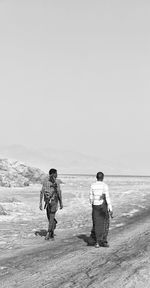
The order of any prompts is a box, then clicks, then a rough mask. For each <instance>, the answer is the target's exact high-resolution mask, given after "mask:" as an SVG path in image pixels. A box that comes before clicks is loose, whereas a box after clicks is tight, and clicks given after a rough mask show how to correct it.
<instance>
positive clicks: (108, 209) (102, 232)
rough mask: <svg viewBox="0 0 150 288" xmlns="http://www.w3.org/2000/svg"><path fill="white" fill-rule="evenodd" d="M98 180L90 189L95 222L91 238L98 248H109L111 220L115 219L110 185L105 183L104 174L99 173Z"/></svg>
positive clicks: (93, 220)
mask: <svg viewBox="0 0 150 288" xmlns="http://www.w3.org/2000/svg"><path fill="white" fill-rule="evenodd" d="M96 179H97V181H96V182H95V183H93V184H92V185H91V189H90V204H92V222H93V227H92V231H91V236H90V238H92V240H93V241H94V242H95V243H96V244H95V247H96V248H99V247H100V246H102V247H109V245H108V242H107V236H108V231H109V218H110V216H111V217H113V212H112V206H111V201H110V196H109V191H108V185H107V184H106V183H104V182H103V179H104V174H103V173H102V172H98V173H97V175H96Z"/></svg>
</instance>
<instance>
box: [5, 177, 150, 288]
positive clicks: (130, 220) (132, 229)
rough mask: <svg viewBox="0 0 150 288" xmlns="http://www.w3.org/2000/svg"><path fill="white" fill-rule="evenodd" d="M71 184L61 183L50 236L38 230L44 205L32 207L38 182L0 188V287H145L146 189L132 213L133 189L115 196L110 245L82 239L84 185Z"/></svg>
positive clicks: (148, 276)
mask: <svg viewBox="0 0 150 288" xmlns="http://www.w3.org/2000/svg"><path fill="white" fill-rule="evenodd" d="M69 183H70V182H69ZM73 187H74V188H73ZM73 187H72V188H71V187H70V186H68V184H67V185H66V187H64V188H65V189H64V193H63V199H64V209H63V210H62V211H59V212H58V214H57V220H58V226H57V230H56V234H57V235H56V240H55V241H54V242H51V241H45V240H44V237H40V235H39V234H40V233H39V232H40V230H43V231H42V235H44V232H45V229H46V228H47V220H46V217H45V211H43V212H40V211H39V208H38V204H39V191H40V187H27V188H25V189H19V188H15V189H3V188H2V189H0V204H1V205H2V207H3V208H4V211H6V213H7V215H2V216H1V217H0V287H1V288H6V287H7V288H14V287H18V288H28V287H30V288H35V287H38V288H40V287H47V288H48V287H52V288H57V287H58V288H59V287H60V288H73V287H75V288H82V287H83V288H86V287H90V288H94V287H95V288H99V287H100V288H101V287H102V288H111V287H114V288H123V287H125V288H142V287H144V288H149V287H150V244H149V239H150V222H149V210H148V203H149V202H148V200H147V199H148V198H146V197H148V196H147V194H146V197H145V198H144V196H143V198H142V201H143V202H142V203H144V205H143V206H142V207H143V208H140V209H141V211H140V210H139V212H138V213H139V214H138V213H137V212H136V213H134V214H133V215H131V211H133V208H134V212H135V207H136V208H137V207H138V206H137V205H138V203H139V200H138V199H139V198H138V197H139V196H138V195H139V194H138V193H135V194H133V193H131V194H129V195H126V197H125V198H124V196H122V197H121V198H119V195H120V194H117V196H115V199H117V200H118V199H119V200H118V201H119V202H118V203H119V204H115V203H114V211H115V218H114V219H113V221H112V222H111V229H112V230H111V231H110V235H109V242H110V248H100V249H95V248H94V247H88V246H87V244H86V238H87V235H89V232H90V228H91V207H90V206H88V205H87V203H88V195H87V188H86V189H85V190H84V189H83V187H81V189H80V190H79V191H78V190H77V188H78V187H75V186H73ZM70 191H71V192H70ZM77 192H78V193H77ZM81 192H82V193H81ZM117 193H118V192H117ZM144 193H146V192H144ZM148 195H149V194H148ZM77 196H78V197H77ZM136 203H137V204H136ZM145 203H147V206H146V205H145ZM135 204H136V205H135ZM115 205H116V206H115ZM140 205H141V202H140ZM125 209H126V210H127V211H126V210H125ZM124 213H126V215H125V216H124ZM35 231H36V232H37V233H35ZM35 234H36V235H37V236H36V235H35Z"/></svg>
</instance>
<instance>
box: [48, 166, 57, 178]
mask: <svg viewBox="0 0 150 288" xmlns="http://www.w3.org/2000/svg"><path fill="white" fill-rule="evenodd" d="M49 176H52V177H54V178H57V170H56V169H54V168H52V169H50V170H49Z"/></svg>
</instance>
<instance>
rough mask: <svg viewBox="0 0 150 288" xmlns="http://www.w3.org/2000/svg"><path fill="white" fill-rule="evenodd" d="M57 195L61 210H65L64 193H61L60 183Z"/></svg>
mask: <svg viewBox="0 0 150 288" xmlns="http://www.w3.org/2000/svg"><path fill="white" fill-rule="evenodd" d="M57 193H58V201H59V205H60V209H62V208H63V202H62V193H61V189H60V184H59V183H57Z"/></svg>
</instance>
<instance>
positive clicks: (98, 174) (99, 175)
mask: <svg viewBox="0 0 150 288" xmlns="http://www.w3.org/2000/svg"><path fill="white" fill-rule="evenodd" d="M96 178H97V180H100V181H103V179H104V173H103V172H98V173H97V174H96Z"/></svg>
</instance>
